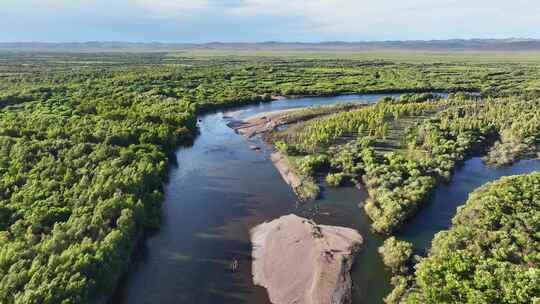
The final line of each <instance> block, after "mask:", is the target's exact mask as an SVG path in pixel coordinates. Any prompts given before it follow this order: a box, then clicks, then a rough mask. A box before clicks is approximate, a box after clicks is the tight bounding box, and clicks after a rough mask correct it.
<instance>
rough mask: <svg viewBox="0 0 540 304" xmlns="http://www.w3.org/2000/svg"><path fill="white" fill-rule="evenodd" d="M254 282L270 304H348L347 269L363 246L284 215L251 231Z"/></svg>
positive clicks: (352, 236)
mask: <svg viewBox="0 0 540 304" xmlns="http://www.w3.org/2000/svg"><path fill="white" fill-rule="evenodd" d="M251 242H252V244H253V281H254V283H255V284H257V285H260V286H263V287H266V289H267V290H268V294H269V296H270V300H271V301H272V303H275V304H293V303H294V304H342V303H350V302H351V288H352V283H351V278H350V269H351V266H352V263H353V260H354V254H355V252H356V251H358V250H359V248H360V245H361V243H362V237H361V236H360V234H359V233H358V232H357V231H356V230H354V229H350V228H344V227H335V226H324V225H320V226H319V225H316V224H315V223H314V222H313V221H310V220H307V219H305V218H301V217H298V216H296V215H292V214H291V215H286V216H283V217H280V218H279V219H276V220H274V221H272V222H269V223H263V224H261V225H259V226H257V227H255V228H253V229H252V230H251Z"/></svg>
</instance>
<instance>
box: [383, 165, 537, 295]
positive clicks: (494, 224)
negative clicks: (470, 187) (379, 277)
mask: <svg viewBox="0 0 540 304" xmlns="http://www.w3.org/2000/svg"><path fill="white" fill-rule="evenodd" d="M452 223H453V226H452V227H451V229H450V230H448V231H443V232H440V233H438V234H437V235H436V236H435V238H434V240H433V244H432V250H431V253H430V255H429V256H428V257H427V258H424V259H422V260H421V261H420V263H419V264H418V265H417V266H416V271H415V273H414V275H413V276H412V279H411V280H412V283H410V284H411V286H410V288H409V289H408V290H407V291H406V290H400V291H399V293H402V294H403V295H404V297H403V298H402V299H401V301H402V303H486V304H487V303H523V304H525V303H538V301H540V270H539V264H540V256H539V248H540V241H539V239H538V228H539V226H540V174H539V173H533V174H530V175H518V176H511V177H503V178H501V179H500V180H498V181H496V182H492V183H489V184H486V185H484V186H483V187H481V188H479V189H477V190H476V191H475V192H474V193H472V194H471V196H470V198H469V200H468V201H467V202H466V203H465V205H464V206H462V207H461V208H459V209H458V212H457V215H456V216H455V217H454V219H453V220H452ZM385 245H386V244H385ZM409 279H410V278H409ZM396 280H397V279H396ZM394 296H395V295H394ZM396 298H397V299H398V297H396ZM395 303H397V301H396V302H395Z"/></svg>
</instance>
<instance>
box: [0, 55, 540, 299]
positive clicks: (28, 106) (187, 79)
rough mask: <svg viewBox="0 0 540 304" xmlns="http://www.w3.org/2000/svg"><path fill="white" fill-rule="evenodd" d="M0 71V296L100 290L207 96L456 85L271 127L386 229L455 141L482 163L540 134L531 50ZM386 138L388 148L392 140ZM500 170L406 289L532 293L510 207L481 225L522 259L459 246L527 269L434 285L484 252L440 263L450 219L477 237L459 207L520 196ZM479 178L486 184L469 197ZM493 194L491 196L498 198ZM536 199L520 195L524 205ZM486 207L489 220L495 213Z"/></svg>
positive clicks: (50, 63) (35, 63)
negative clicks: (363, 196) (362, 192)
mask: <svg viewBox="0 0 540 304" xmlns="http://www.w3.org/2000/svg"><path fill="white" fill-rule="evenodd" d="M0 80H1V81H0V303H4V304H14V303H36V304H38V303H40V304H41V303H43V304H52V303H66V304H67V303H90V302H91V301H93V300H95V299H99V298H100V297H102V296H106V295H107V294H109V293H110V292H111V289H112V288H114V286H115V284H116V281H117V280H118V278H119V276H120V275H122V273H124V272H125V270H126V268H127V266H128V262H129V259H130V256H131V255H132V253H133V250H134V247H135V244H136V243H137V240H138V239H139V238H140V237H141V236H142V235H143V234H144V233H145V231H148V230H151V229H159V224H160V216H159V215H160V205H161V202H162V200H163V184H164V182H166V180H167V176H168V169H169V168H170V166H171V165H172V164H171V160H170V159H171V158H170V155H171V153H173V152H174V150H175V149H176V148H178V147H179V146H180V145H182V144H189V142H190V141H192V140H193V139H194V138H195V137H196V135H197V115H198V114H200V113H203V112H206V111H212V110H215V109H223V108H226V107H234V106H239V105H242V104H247V103H259V102H267V101H270V100H272V99H273V98H276V97H278V96H300V95H337V94H343V93H370V92H371V93H373V92H415V93H421V92H424V93H426V92H452V93H453V94H451V96H450V98H449V99H441V98H439V97H437V96H436V95H432V94H420V95H417V94H411V95H407V96H405V97H403V98H402V99H397V100H394V99H389V100H384V101H381V102H380V103H378V104H377V105H375V106H370V107H360V108H356V107H347V106H344V107H342V108H340V110H339V111H338V113H329V112H328V111H327V110H324V109H323V110H316V111H315V112H316V113H304V114H302V115H308V116H309V115H311V116H310V117H309V118H313V119H309V120H307V121H302V122H300V123H299V124H298V125H293V126H291V127H290V128H288V129H286V130H284V131H283V133H281V134H275V137H274V138H275V140H276V144H277V145H278V146H280V149H282V150H284V151H286V152H287V153H288V154H290V156H291V157H293V156H295V157H298V158H299V159H300V160H299V161H298V163H299V166H302V171H303V172H304V173H305V174H307V175H314V174H316V173H317V172H324V173H325V174H327V175H328V176H327V178H326V179H327V180H328V184H331V185H334V186H339V185H341V184H342V183H343V182H344V180H353V181H356V182H358V183H364V184H365V185H366V186H367V187H368V188H369V190H370V197H371V199H370V201H369V202H368V203H366V205H365V206H364V208H365V210H366V212H367V214H368V215H369V216H370V218H371V219H372V220H373V228H374V229H375V230H376V231H379V232H381V233H384V234H391V233H392V232H394V231H395V230H397V229H398V228H399V227H400V226H401V225H403V224H404V223H405V222H406V220H407V219H409V218H410V217H412V216H413V215H414V213H415V212H416V211H417V210H418V209H419V208H420V207H421V205H422V204H423V203H424V202H425V200H426V199H427V197H428V196H429V193H430V191H431V190H432V189H433V188H434V187H435V185H436V184H437V183H439V182H442V181H444V180H448V179H449V178H450V177H451V172H452V170H453V169H454V167H455V166H456V165H457V164H459V162H460V161H462V160H463V159H464V158H465V157H467V155H469V154H471V153H482V154H483V155H486V161H488V162H490V161H491V162H495V163H501V165H502V164H506V163H510V162H512V161H514V160H516V159H519V158H522V157H527V156H529V155H530V154H531V153H533V152H534V151H536V150H535V147H534V146H535V145H536V144H537V143H538V139H539V136H540V133H539V132H540V126H539V124H540V107H539V106H540V104H539V103H540V98H538V97H537V96H538V95H537V94H538V91H537V88H538V84H540V63H535V62H533V63H531V62H523V63H502V62H500V61H498V60H493V61H485V60H479V61H478V62H474V61H473V62H468V63H463V62H462V61H460V60H457V61H452V60H449V61H444V60H443V61H435V62H431V63H425V62H422V60H418V61H417V60H416V59H414V58H413V59H410V58H407V60H400V59H399V58H397V59H396V58H393V59H392V60H390V59H384V58H383V59H373V58H371V57H369V58H361V57H360V58H357V57H355V58H338V57H335V56H321V57H317V56H305V57H301V56H300V57H299V56H297V55H295V56H289V55H287V56H285V55H284V56H275V57H273V56H260V55H245V56H231V55H226V54H225V55H222V56H208V55H207V54H202V55H197V54H191V53H190V54H187V53H182V52H180V53H173V54H171V53H157V52H156V53H121V52H116V53H99V54H92V53H81V54H76V53H20V52H1V53H0ZM479 96H481V98H482V101H481V102H479V101H478V99H479ZM321 115H322V116H321ZM319 116H320V117H319ZM291 119H293V118H291ZM295 120H296V119H295ZM397 130H401V131H402V133H399V132H398V133H396V132H397ZM395 136H398V137H400V138H403V140H395ZM493 143H496V144H495V145H493V146H492V145H491V144H493ZM388 146H391V147H394V146H395V147H396V148H395V149H390V150H391V151H390V152H388V151H387V150H388V149H387V148H388ZM491 147H492V148H491ZM482 150H487V151H482ZM328 153H331V154H332V155H335V157H331V158H330V157H328ZM325 155H326V156H325ZM501 155H502V156H504V157H501ZM537 179H538V176H537V175H533V176H532V177H528V178H520V179H507V180H504V181H503V182H502V183H504V186H505V187H506V185H508V187H510V186H511V185H510V184H512V185H513V186H512V187H517V188H516V189H521V190H522V191H523V194H519V193H516V191H513V190H512V191H511V190H508V191H509V193H512V195H515V199H516V201H520V202H521V201H523V200H524V199H526V198H528V199H529V200H530V198H531V197H534V195H537V194H536V193H535V192H534V190H528V189H529V188H530V187H532V185H536V186H537V183H538V181H537ZM535 183H536V184H535ZM497 185H498V184H496V185H495V186H493V187H491V186H490V187H491V188H493V190H492V191H491V190H489V189H490V188H485V189H488V190H483V192H480V194H479V195H477V196H475V198H474V199H471V200H472V201H470V202H468V203H467V206H469V205H471V206H472V207H470V208H468V207H466V208H465V209H463V210H461V211H460V213H459V214H458V216H457V218H458V219H457V220H455V223H454V227H453V228H452V230H451V231H450V232H449V233H447V234H442V236H439V237H438V238H437V240H436V242H435V244H437V245H436V246H435V247H440V249H438V250H437V251H435V252H433V253H432V255H431V256H430V257H429V258H428V259H426V261H425V262H422V263H421V264H420V265H421V266H419V267H420V268H419V271H420V272H419V273H417V274H416V276H417V277H415V284H414V285H413V286H414V288H413V289H412V291H411V292H410V293H408V299H411V300H410V301H415V299H419V300H418V301H420V302H422V301H427V302H429V301H432V303H437V301H442V300H441V299H443V300H444V299H447V300H448V301H451V299H454V298H455V297H458V298H460V299H462V298H463V297H462V295H463V294H467V296H470V297H471V298H470V299H484V303H490V302H493V301H494V302H498V301H503V300H504V299H509V298H515V299H518V300H519V301H517V302H516V303H526V302H523V301H522V300H526V299H530V297H529V295H531V294H534V293H535V292H536V294H538V290H535V289H534V288H537V287H538V285H539V284H536V285H534V284H533V283H534V281H527V280H533V279H535V280H538V271H537V270H538V267H537V265H538V260H537V255H538V250H537V249H538V240H537V239H536V238H535V236H534V234H530V232H531V229H533V230H534V228H538V223H536V222H534V221H535V217H534V213H529V214H528V215H527V217H526V218H523V217H521V216H520V217H512V218H508V217H506V216H505V217H503V218H501V221H503V220H505V221H506V220H507V219H511V220H512V222H508V223H507V224H503V223H502V222H501V223H499V224H497V225H505V227H509V228H508V230H504V231H506V232H507V233H508V234H509V235H508V236H503V235H501V236H497V235H495V234H494V235H493V239H491V238H490V239H489V240H485V241H486V242H487V243H486V246H488V245H493V244H496V243H497V242H498V241H497V238H498V237H505V239H504V240H505V241H508V242H511V244H515V246H516V248H523V250H522V251H520V253H519V254H518V256H510V253H509V252H503V251H501V252H498V250H497V251H494V252H493V253H489V255H490V256H491V255H495V254H496V255H497V256H496V257H494V259H493V260H492V259H491V258H490V259H487V258H486V260H485V264H484V262H482V263H478V261H476V260H467V261H466V263H467V264H466V266H467V267H473V266H471V265H474V267H476V269H478V272H479V273H480V274H481V273H482V269H483V267H485V268H490V267H493V268H490V269H494V271H495V270H497V269H514V268H516V267H517V268H516V269H523V267H529V269H530V270H527V271H525V272H522V274H521V275H519V276H520V277H508V278H501V280H500V281H496V280H494V281H492V282H484V283H485V287H482V288H483V289H480V290H482V291H485V292H480V293H478V292H473V291H474V290H477V289H474V288H472V287H470V288H471V289H470V292H469V289H466V288H469V287H467V286H461V287H460V286H457V287H455V289H451V290H443V289H444V284H443V283H444V277H445V275H446V273H448V276H451V275H452V273H453V271H459V269H457V270H456V269H453V268H452V267H458V266H459V265H461V264H459V263H460V262H459V261H461V259H465V258H472V257H475V258H476V259H478V258H479V257H480V255H476V256H474V255H473V254H472V253H476V251H474V250H478V248H472V247H471V248H470V249H467V248H465V249H463V252H462V253H460V252H456V256H455V259H454V258H452V259H453V260H452V261H446V260H443V259H441V258H440V255H438V254H437V252H444V251H445V250H446V251H448V250H450V251H451V248H455V246H458V245H456V244H458V243H457V242H458V241H459V239H458V237H459V238H464V237H465V236H461V234H460V231H461V229H465V230H467V229H469V230H468V233H470V234H471V236H470V237H471V238H472V237H477V236H481V235H483V234H481V230H478V229H480V227H481V226H482V225H485V222H484V219H482V218H479V219H478V220H475V221H472V220H471V219H467V216H466V215H465V214H466V213H467V214H471V213H475V214H476V213H482V212H484V211H485V210H487V209H482V208H484V207H482V206H480V205H481V203H480V202H484V201H486V202H489V203H492V204H497V205H494V206H495V207H496V208H497V209H493V210H502V211H501V212H502V213H505V212H506V211H505V210H507V208H518V207H519V206H510V205H508V203H510V202H512V201H513V198H508V197H507V196H505V195H504V193H505V192H500V191H503V190H497ZM501 185H502V184H501ZM520 185H521V186H520ZM519 187H521V188H519ZM528 187H529V188H528ZM536 188H538V187H536ZM512 189H513V188H512ZM521 190H520V191H521ZM490 191H491V192H493V194H489V195H488V194H486V197H488V198H485V199H484V198H483V196H481V195H482V193H490ZM498 191H499V192H498ZM531 191H532V192H531ZM493 195H495V197H497V195H498V196H501V197H503V198H502V201H501V202H500V205H499V203H497V201H496V200H494V199H491V197H492V196H493ZM475 201H476V203H475ZM536 201H538V199H536ZM502 204H506V205H502ZM495 207H494V208H495ZM533 207H534V206H529V205H523V206H522V207H519V208H524V209H523V210H520V211H519V214H522V213H523V212H525V211H526V210H529V211H530V210H532V208H533ZM467 210H471V211H467ZM489 210H491V209H489ZM489 210H488V211H489ZM536 211H537V210H536ZM359 212H360V211H359ZM485 212H486V218H485V221H487V220H490V221H492V220H494V219H493V218H492V217H491V215H490V213H489V212H487V211H485ZM490 212H491V211H490ZM496 215H497V216H502V215H501V214H496ZM518 219H519V220H520V221H518ZM529 220H530V222H529ZM486 225H487V224H486ZM491 225H494V224H493V223H491ZM512 225H513V226H512ZM510 226H512V227H514V226H515V227H516V231H517V232H516V234H513V233H514V232H515V231H514V230H513V228H510ZM460 227H465V228H460ZM531 227H532V228H531ZM536 230H538V229H536ZM452 231H456V232H452ZM452 233H453V234H452ZM533 233H535V231H533ZM454 235H456V236H454ZM454 239H456V241H454ZM450 240H452V241H450ZM395 242H397V241H395ZM395 242H394V243H395ZM452 242H453V243H455V244H452ZM459 242H460V243H459V244H461V241H459ZM464 242H465V241H464ZM512 242H513V243H512ZM522 242H525V243H522ZM394 243H392V244H390V243H389V245H388V247H389V248H393V247H396V246H397V247H399V248H401V249H402V250H404V251H405V253H404V256H405V257H397V258H395V259H394V261H393V260H392V259H391V258H390V259H388V260H389V261H388V263H389V264H390V265H396V264H399V263H400V261H401V260H404V259H406V258H408V257H409V255H410V254H409V253H408V251H409V250H408V249H407V246H406V245H403V244H401V245H400V244H397V245H396V244H394ZM512 246H514V245H512ZM535 246H536V247H535ZM460 248H461V247H460ZM505 248H513V247H511V246H510V245H509V247H505ZM388 250H391V249H388ZM499 255H500V256H499ZM487 256H488V253H486V257H487ZM535 259H536V260H535ZM395 260H397V261H395ZM508 261H510V262H508ZM385 262H386V261H385ZM464 263H465V262H464ZM440 265H446V266H445V267H446V268H448V269H443V270H441V267H443V266H440ZM456 265H457V266H456ZM526 265H528V266H526ZM393 267H394V268H400V267H401V266H393ZM459 267H461V266H459ZM520 267H521V268H520ZM398 270H399V269H398ZM445 271H447V272H445ZM497 271H498V270H497ZM432 275H433V276H435V277H434V279H437V280H440V282H441V284H442V285H440V286H441V289H440V290H439V289H429V288H427V287H426V286H425V284H426V280H427V281H429V280H430V279H429V276H432ZM467 279H470V280H471V281H473V280H475V277H467ZM518 281H523V282H531V283H530V284H528V285H522V287H519V288H522V289H517V288H518V286H517V285H512V286H516V289H513V290H517V291H519V292H520V293H519V295H516V294H511V293H492V292H491V290H494V289H495V288H496V286H500V284H506V283H508V284H510V283H514V284H517V283H516V282H518ZM476 283H477V284H483V283H482V282H476ZM463 284H465V283H463ZM497 284H499V285H497ZM494 286H495V287H494ZM517 291H516V292H517ZM521 291H523V292H521ZM488 296H489V297H488ZM441 297H443V298H441ZM481 297H486V298H481ZM501 299H503V300H501ZM491 300H493V301H491Z"/></svg>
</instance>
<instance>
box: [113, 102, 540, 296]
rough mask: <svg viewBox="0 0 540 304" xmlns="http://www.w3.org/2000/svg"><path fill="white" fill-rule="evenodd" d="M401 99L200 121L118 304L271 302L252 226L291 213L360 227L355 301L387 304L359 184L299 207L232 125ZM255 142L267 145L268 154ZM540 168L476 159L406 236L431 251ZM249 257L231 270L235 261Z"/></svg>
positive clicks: (272, 106) (240, 112)
mask: <svg viewBox="0 0 540 304" xmlns="http://www.w3.org/2000/svg"><path fill="white" fill-rule="evenodd" d="M385 96H398V94H370V95H345V96H338V97H309V98H299V99H288V100H279V101H274V102H270V103H261V104H255V105H247V106H243V107H241V108H238V109H232V110H227V111H225V112H221V111H219V112H214V113H208V114H206V115H203V116H201V117H200V122H199V130H200V134H199V136H198V137H197V138H196V139H195V141H194V142H193V144H192V145H191V146H189V147H183V148H179V149H178V150H177V152H176V154H175V156H176V161H177V166H175V167H174V168H172V169H171V172H170V177H169V181H168V183H167V185H166V187H165V201H164V203H163V207H162V223H161V228H160V230H159V231H158V232H155V233H153V234H151V235H148V236H147V237H146V239H145V241H144V242H142V245H141V246H140V248H138V250H137V253H136V256H135V257H134V262H133V263H132V264H131V266H130V269H129V271H128V273H127V275H126V276H125V277H124V279H122V281H121V282H120V286H119V288H118V289H117V290H116V292H115V293H114V295H113V297H112V298H111V300H110V303H115V304H116V303H126V304H127V303H129V304H137V303H161V304H168V303H189V304H217V303H219V304H228V303H231V304H232V303H249V304H252V303H256V304H267V303H269V301H268V297H267V295H266V291H265V290H264V289H263V288H260V287H256V286H254V285H253V284H252V282H251V260H250V257H251V245H250V243H249V229H250V228H251V227H253V226H255V225H257V224H259V223H261V222H263V221H269V220H272V219H274V218H276V217H279V216H281V215H284V214H288V213H296V214H299V215H301V216H304V217H312V218H314V219H315V220H316V221H317V222H318V223H321V224H329V225H340V226H347V227H352V228H356V229H357V230H359V231H360V233H361V234H362V236H363V237H364V239H365V245H364V248H363V251H362V252H361V253H360V254H359V256H358V258H357V262H356V263H355V265H354V267H353V268H354V269H353V274H352V276H353V281H354V285H355V287H354V295H353V299H354V303H356V304H360V303H370V304H371V303H382V297H384V296H385V295H386V294H387V293H388V292H389V290H390V286H389V279H390V274H389V273H388V271H387V270H386V269H385V268H384V267H383V265H382V262H381V260H380V258H379V257H378V255H377V248H378V246H380V244H381V242H382V239H381V238H380V237H379V236H377V235H374V234H372V233H371V232H370V230H369V220H368V219H367V217H366V216H365V214H364V213H363V211H362V209H360V208H359V204H361V203H362V202H363V200H364V198H365V197H366V193H365V192H364V191H362V190H359V189H356V188H352V187H350V188H339V189H331V188H328V189H326V188H324V189H323V192H322V198H321V199H320V200H318V201H317V203H316V204H317V205H318V209H319V210H320V212H319V213H318V215H314V213H313V207H314V204H306V205H304V206H296V205H295V201H296V198H295V195H294V193H293V192H292V190H291V189H290V187H289V186H288V185H287V184H286V183H285V182H284V181H283V180H282V179H281V177H280V175H279V173H278V172H277V170H276V169H275V168H274V167H273V165H272V163H271V162H270V160H269V154H270V151H269V150H268V149H267V148H266V147H265V145H264V144H263V143H262V142H261V141H260V139H257V138H255V139H251V140H247V139H245V138H243V137H242V136H240V135H237V134H235V132H234V131H233V130H232V129H230V128H228V127H227V123H228V122H229V121H230V120H231V119H233V118H234V119H242V118H245V117H248V116H251V115H254V114H257V113H262V112H267V111H274V110H283V109H291V108H300V107H306V106H312V105H324V104H335V103H338V102H352V101H364V102H365V101H368V102H375V101H377V100H379V99H380V98H382V97H385ZM250 145H257V146H259V147H261V148H262V149H261V151H260V152H255V151H253V150H251V149H250ZM534 170H540V162H538V161H524V162H520V163H517V164H516V165H514V166H513V167H511V168H503V169H494V168H487V167H485V166H484V165H483V164H482V163H481V161H480V160H479V159H477V158H474V159H471V160H469V161H467V162H465V164H464V165H463V166H462V167H461V168H460V169H459V170H458V171H457V172H456V174H455V176H454V178H453V180H452V182H451V183H449V184H448V185H443V186H440V187H438V188H437V191H436V193H435V195H434V200H433V201H432V202H431V203H430V204H429V206H428V207H427V208H426V209H424V210H422V211H421V213H420V214H419V216H417V217H416V218H415V219H414V220H413V221H411V224H410V225H408V226H407V229H406V230H404V231H403V233H402V234H401V237H403V238H405V239H408V240H411V241H413V243H414V244H415V246H416V247H417V248H419V249H427V248H428V247H429V241H430V240H431V238H432V237H433V234H434V233H436V232H438V231H440V230H441V229H446V228H447V227H448V226H449V223H450V219H451V218H452V217H453V215H454V214H455V209H456V207H457V206H459V204H461V203H463V202H464V201H465V200H466V197H467V194H468V193H469V192H470V191H472V190H473V189H474V188H476V187H477V186H479V185H481V184H483V183H485V182H487V181H490V180H494V179H497V178H498V177H500V176H503V175H510V174H518V173H526V172H531V171H534ZM233 258H236V259H238V260H239V261H240V267H239V271H238V272H236V273H231V272H230V271H228V266H229V263H230V261H231V259H233Z"/></svg>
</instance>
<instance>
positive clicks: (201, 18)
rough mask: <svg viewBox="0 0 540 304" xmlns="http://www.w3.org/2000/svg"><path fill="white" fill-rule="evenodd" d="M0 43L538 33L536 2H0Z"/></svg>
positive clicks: (422, 37)
mask: <svg viewBox="0 0 540 304" xmlns="http://www.w3.org/2000/svg"><path fill="white" fill-rule="evenodd" d="M0 4H1V7H2V8H1V10H0V28H1V30H0V41H2V42H21V41H42V42H83V41H131V42H152V41H159V42H196V43H201V42H212V41H222V42H261V41H302V42H317V41H338V40H339V41H373V40H378V41H380V40H429V39H453V38H465V39H468V38H509V37H520V38H540V1H539V0H1V1H0Z"/></svg>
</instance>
